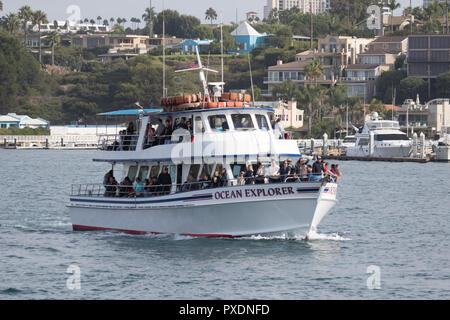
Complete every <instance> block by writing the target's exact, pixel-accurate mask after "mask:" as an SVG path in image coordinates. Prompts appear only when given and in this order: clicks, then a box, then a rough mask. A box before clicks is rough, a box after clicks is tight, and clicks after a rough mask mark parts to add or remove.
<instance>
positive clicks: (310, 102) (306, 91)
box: [297, 86, 322, 135]
mask: <svg viewBox="0 0 450 320" xmlns="http://www.w3.org/2000/svg"><path fill="white" fill-rule="evenodd" d="M321 96H322V89H321V88H320V86H304V87H301V89H300V91H299V98H298V99H297V100H298V102H300V104H302V105H305V106H306V111H307V113H308V133H309V135H311V129H312V120H313V118H314V108H313V106H314V105H315V104H316V103H317V102H318V101H319V99H320V97H321Z"/></svg>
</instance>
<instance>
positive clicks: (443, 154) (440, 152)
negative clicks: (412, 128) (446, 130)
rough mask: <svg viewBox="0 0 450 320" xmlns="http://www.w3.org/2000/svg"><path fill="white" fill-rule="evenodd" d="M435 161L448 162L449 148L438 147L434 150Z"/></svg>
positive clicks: (449, 158) (449, 159)
mask: <svg viewBox="0 0 450 320" xmlns="http://www.w3.org/2000/svg"><path fill="white" fill-rule="evenodd" d="M436 160H438V161H450V146H438V147H437V148H436Z"/></svg>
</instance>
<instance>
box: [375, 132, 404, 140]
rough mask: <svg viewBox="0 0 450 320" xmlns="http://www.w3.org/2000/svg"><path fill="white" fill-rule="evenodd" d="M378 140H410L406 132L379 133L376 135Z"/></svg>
mask: <svg viewBox="0 0 450 320" xmlns="http://www.w3.org/2000/svg"><path fill="white" fill-rule="evenodd" d="M375 140H376V141H397V140H409V139H408V136H407V135H406V134H378V135H376V136H375Z"/></svg>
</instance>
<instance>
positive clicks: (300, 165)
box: [295, 158, 308, 181]
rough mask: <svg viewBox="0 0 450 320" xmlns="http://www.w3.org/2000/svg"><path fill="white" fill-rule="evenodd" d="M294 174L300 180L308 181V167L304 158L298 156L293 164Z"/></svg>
mask: <svg viewBox="0 0 450 320" xmlns="http://www.w3.org/2000/svg"><path fill="white" fill-rule="evenodd" d="M295 174H296V175H297V176H298V177H299V179H300V181H308V167H307V166H306V164H305V159H302V158H300V159H299V160H298V162H297V164H296V165H295Z"/></svg>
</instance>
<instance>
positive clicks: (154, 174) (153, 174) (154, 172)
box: [150, 166, 159, 178]
mask: <svg viewBox="0 0 450 320" xmlns="http://www.w3.org/2000/svg"><path fill="white" fill-rule="evenodd" d="M158 176H159V166H153V167H152V170H150V177H151V178H152V177H158Z"/></svg>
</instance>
